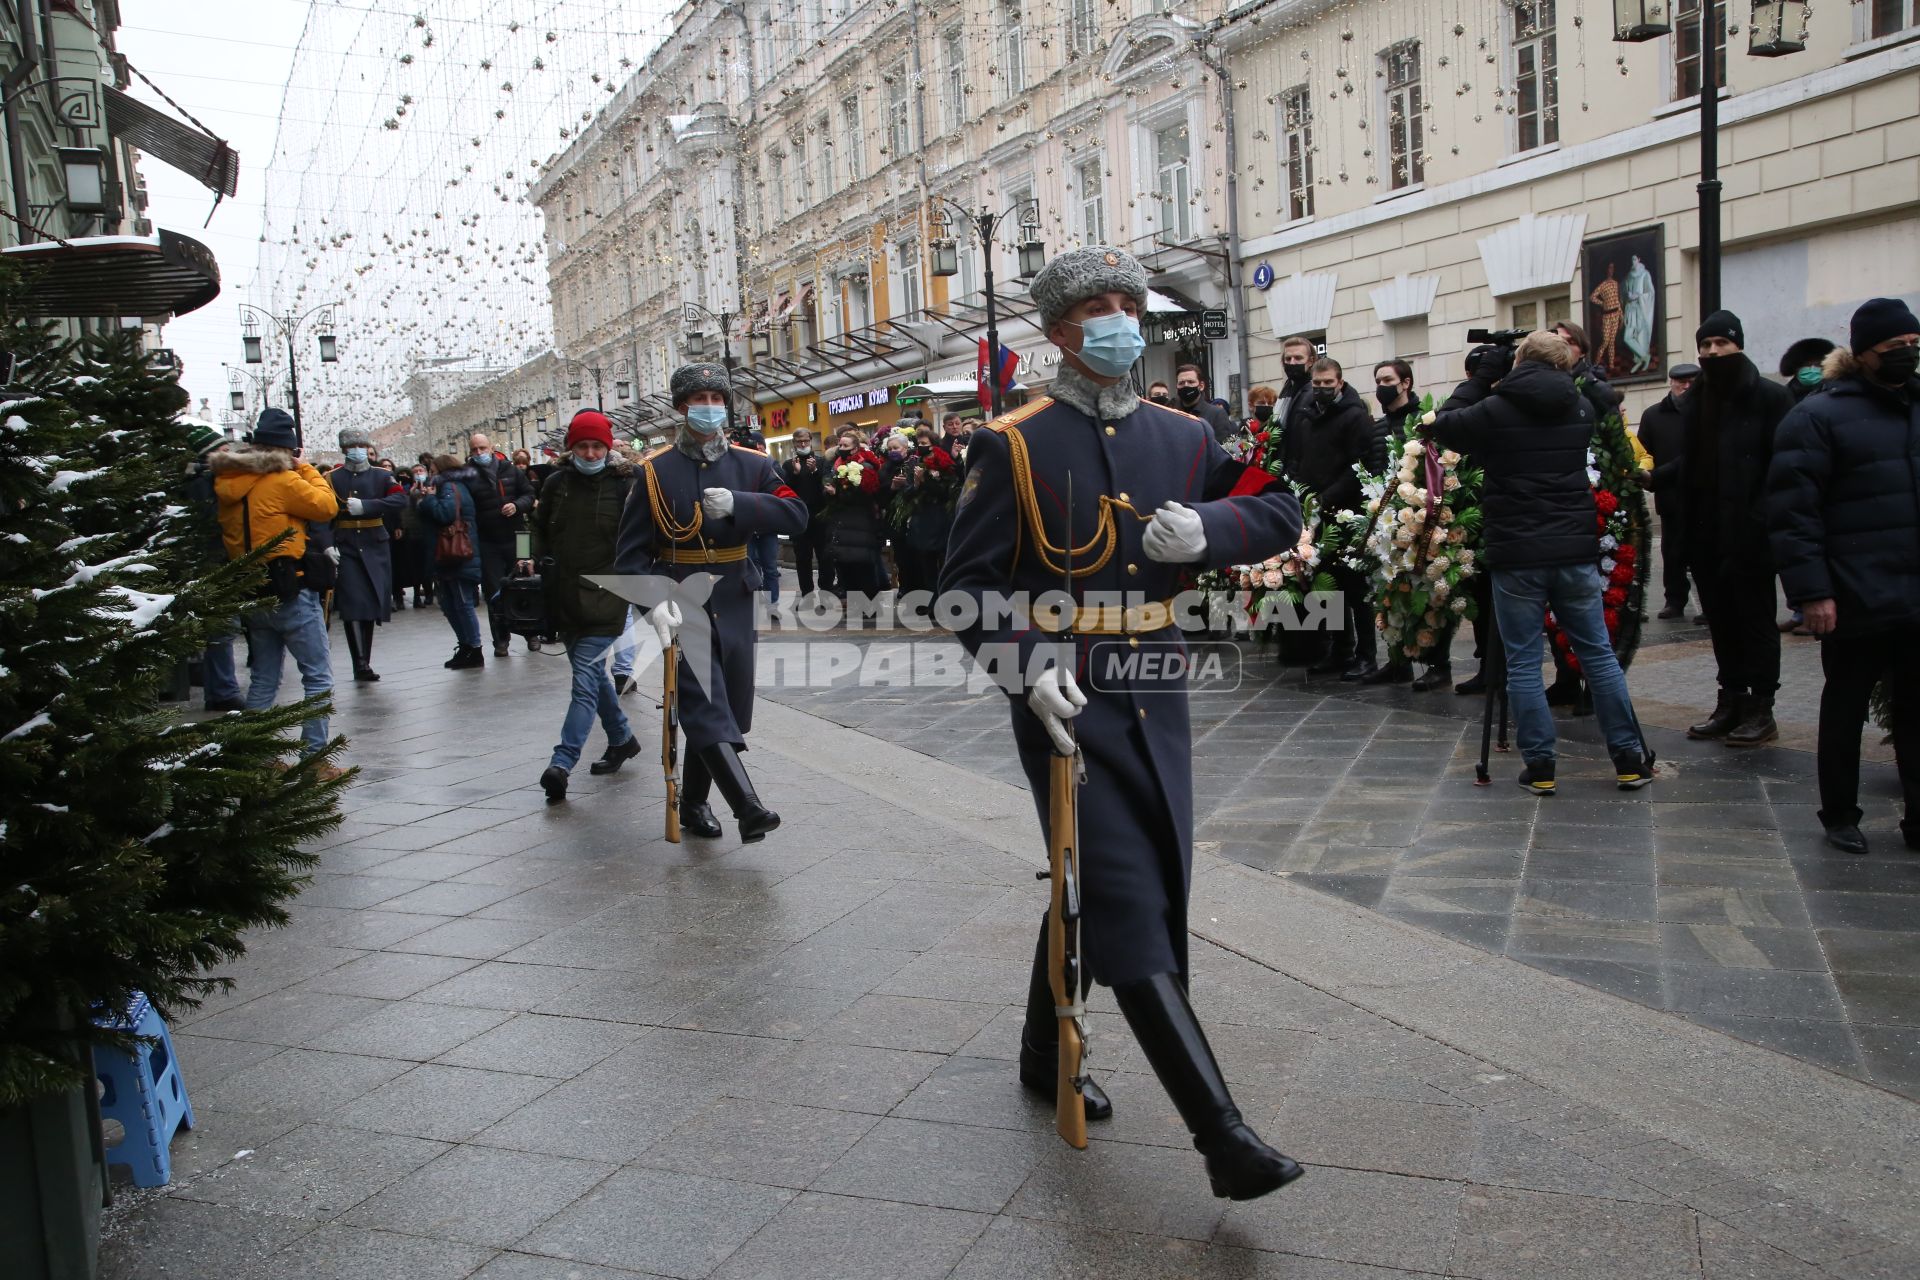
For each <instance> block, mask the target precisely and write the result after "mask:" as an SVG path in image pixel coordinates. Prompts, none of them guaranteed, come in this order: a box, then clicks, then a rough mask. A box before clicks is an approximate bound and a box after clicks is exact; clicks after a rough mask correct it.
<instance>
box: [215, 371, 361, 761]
mask: <svg viewBox="0 0 1920 1280" xmlns="http://www.w3.org/2000/svg"><path fill="white" fill-rule="evenodd" d="M298 444H299V436H298V434H297V433H296V432H295V430H294V425H293V418H292V416H291V415H290V414H288V413H287V411H286V410H285V409H266V410H263V411H262V412H261V414H260V420H259V422H258V423H256V424H255V426H254V429H253V434H252V435H251V436H249V437H248V438H247V442H246V443H245V444H242V445H239V446H237V447H235V448H232V449H226V450H223V451H221V452H220V453H218V454H215V455H214V457H213V491H214V494H215V496H216V497H217V498H218V499H219V501H220V532H221V536H222V538H223V539H224V541H225V542H226V546H227V556H228V558H229V559H233V558H237V557H239V556H243V555H245V554H247V553H248V552H249V551H252V550H253V549H254V548H255V547H258V546H261V545H263V544H265V543H268V542H272V541H273V540H274V539H275V538H276V537H278V536H279V535H280V534H282V533H287V534H288V537H287V538H286V539H285V540H284V541H282V542H281V543H280V544H279V545H277V546H276V547H274V549H273V553H272V556H271V558H270V559H268V561H267V584H268V586H269V587H270V588H271V589H272V591H273V593H274V595H275V596H277V597H278V599H279V601H280V603H279V604H278V605H277V606H276V607H274V608H271V609H255V610H254V611H253V612H251V613H249V614H247V615H246V617H245V618H244V619H242V621H243V622H244V623H245V624H246V628H247V647H248V649H249V650H250V651H251V652H250V656H249V658H248V662H247V671H248V677H249V678H248V683H247V709H248V710H250V711H257V710H260V709H261V708H263V707H270V706H272V705H273V700H274V698H275V696H276V695H277V694H278V693H279V692H280V673H281V670H282V668H283V667H284V665H285V661H284V659H285V656H286V655H287V654H289V653H291V654H292V655H293V661H294V663H295V665H296V666H298V667H299V668H300V685H301V688H302V689H304V690H305V691H306V695H307V696H308V697H309V698H311V697H313V696H314V695H315V694H321V693H328V694H330V693H332V692H333V664H332V662H331V661H330V659H329V655H328V652H327V624H326V620H325V619H324V617H323V616H322V615H321V612H320V592H319V589H318V588H316V587H313V586H310V585H308V579H307V575H306V574H305V572H304V571H303V569H302V562H303V561H305V560H306V558H307V529H308V525H309V523H310V522H311V523H316V524H323V525H324V524H325V523H326V522H327V521H330V520H332V519H333V517H334V514H335V513H336V512H337V511H338V510H339V502H338V500H337V499H335V497H334V494H333V487H332V486H331V485H329V484H328V483H327V482H326V479H325V477H323V476H322V475H321V474H320V473H319V472H318V471H315V470H314V469H313V468H312V467H311V466H309V465H308V464H307V463H305V462H303V461H301V460H300V459H299V457H298V455H297V453H296V449H297V447H298ZM300 739H301V751H302V753H303V754H304V755H312V754H314V753H315V752H317V751H319V750H320V749H321V748H322V747H324V746H326V744H327V718H326V717H325V716H316V717H314V718H313V719H311V720H309V721H307V722H306V724H305V725H304V726H302V729H301V734H300Z"/></svg>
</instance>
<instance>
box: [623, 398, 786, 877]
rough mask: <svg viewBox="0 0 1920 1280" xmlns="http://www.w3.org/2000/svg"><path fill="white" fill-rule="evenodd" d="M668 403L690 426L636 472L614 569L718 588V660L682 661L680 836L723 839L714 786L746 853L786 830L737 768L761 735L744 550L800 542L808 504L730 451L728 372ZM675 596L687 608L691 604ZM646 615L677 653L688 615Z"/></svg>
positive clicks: (749, 569) (752, 568)
mask: <svg viewBox="0 0 1920 1280" xmlns="http://www.w3.org/2000/svg"><path fill="white" fill-rule="evenodd" d="M672 394H673V407H674V408H675V409H677V410H681V411H684V412H685V414H686V420H685V421H684V422H682V423H681V424H680V425H679V426H678V427H677V428H676V430H675V432H674V439H673V443H672V444H669V445H663V446H662V447H660V448H658V449H656V450H654V451H653V452H652V453H649V454H647V455H646V456H645V457H644V458H642V459H641V460H640V468H639V469H640V475H639V477H638V478H637V479H636V480H635V482H634V486H633V491H632V493H631V494H630V495H629V496H628V498H627V507H626V512H625V514H624V515H623V516H622V517H621V520H620V536H619V542H618V545H617V547H616V550H615V555H614V568H615V571H616V572H617V573H620V574H623V575H650V576H655V577H659V578H672V579H674V580H676V581H680V582H685V581H686V580H687V579H689V578H693V577H695V576H696V575H700V574H707V575H711V577H712V594H711V595H709V596H707V597H706V600H705V603H704V605H702V606H700V607H701V608H703V609H704V610H705V613H706V617H707V622H708V624H709V626H710V629H711V632H712V644H711V646H710V653H711V656H710V657H709V658H706V660H705V661H704V662H703V663H702V669H699V670H695V669H694V668H693V667H692V666H691V665H690V664H689V662H688V658H689V655H688V654H687V653H686V652H684V651H683V652H682V653H681V654H680V658H679V661H680V668H679V675H680V686H679V699H680V723H681V727H682V728H683V730H684V731H685V733H686V742H687V750H688V759H687V762H686V777H685V779H684V781H683V783H682V786H681V789H680V826H681V829H682V830H684V831H686V832H688V833H690V834H693V835H697V836H706V837H709V838H712V837H716V836H718V835H719V834H720V823H719V822H718V821H717V820H716V819H715V818H714V816H713V810H712V809H711V808H710V807H709V806H708V805H707V795H708V791H709V788H710V787H712V786H718V787H719V788H720V794H721V795H722V796H725V797H726V800H727V804H728V805H729V806H730V807H731V808H732V809H733V816H734V817H735V818H736V819H738V821H739V823H740V839H741V840H742V841H745V842H749V843H750V842H752V841H755V840H759V839H762V838H763V837H765V835H766V834H767V832H769V831H772V830H773V829H774V828H775V827H777V826H779V825H780V815H779V814H777V813H774V812H773V811H772V810H770V809H768V808H767V807H766V806H764V805H762V804H761V803H760V798H759V797H758V796H756V795H755V794H754V791H753V783H752V782H751V781H749V780H748V778H747V771H746V769H745V768H744V767H743V766H742V765H741V763H740V756H739V753H740V752H741V751H743V750H745V748H746V740H747V731H748V730H749V729H750V728H752V726H753V645H754V600H755V597H756V593H757V592H758V591H759V590H760V587H761V573H760V567H759V565H757V564H756V563H754V561H753V560H752V559H751V558H750V557H749V556H748V554H747V547H748V544H749V543H750V542H751V541H752V540H753V537H754V535H756V534H765V533H773V534H779V533H784V534H788V535H790V536H795V537H797V536H799V534H800V533H801V532H802V531H803V530H805V529H806V527H807V504H806V503H805V502H804V501H803V500H802V499H801V498H800V496H799V495H798V494H796V493H795V492H794V491H793V490H792V489H791V488H789V487H788V486H787V483H786V481H784V480H783V479H781V477H780V473H779V472H778V471H777V470H776V469H775V468H774V465H773V460H772V459H771V458H769V457H768V456H767V455H766V454H764V453H760V452H758V451H756V450H753V449H743V448H740V447H739V446H737V445H733V444H731V443H730V442H729V441H728V439H727V434H726V426H727V400H728V397H729V396H731V395H732V389H731V387H730V386H729V385H728V383H727V374H726V370H724V369H722V368H721V367H720V366H719V365H717V364H690V365H683V366H681V367H680V368H679V369H676V370H674V374H673V383H672ZM638 594H646V592H645V590H644V589H642V591H641V592H640V593H638ZM676 594H678V595H679V596H680V600H682V601H685V600H688V599H690V598H692V597H690V596H689V595H688V594H687V593H676ZM696 594H697V593H696ZM639 603H642V604H645V605H648V606H649V612H648V615H647V616H648V621H650V622H651V623H652V624H653V628H654V631H655V632H656V633H657V634H658V635H659V637H660V644H661V647H662V648H666V647H667V646H669V645H671V644H672V643H673V642H674V638H675V636H676V634H677V633H678V631H679V628H680V626H681V624H682V622H683V621H684V618H683V614H682V606H681V604H680V603H679V602H677V601H676V600H674V599H673V598H664V597H661V596H659V595H655V596H653V598H649V599H645V600H640V601H639ZM688 607H693V606H691V605H689V606H688Z"/></svg>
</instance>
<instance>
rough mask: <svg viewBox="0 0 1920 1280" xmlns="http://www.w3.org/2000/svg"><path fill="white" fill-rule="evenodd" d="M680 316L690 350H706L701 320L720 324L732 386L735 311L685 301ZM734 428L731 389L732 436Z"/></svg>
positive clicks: (729, 423) (722, 352) (723, 359)
mask: <svg viewBox="0 0 1920 1280" xmlns="http://www.w3.org/2000/svg"><path fill="white" fill-rule="evenodd" d="M680 318H681V319H682V320H683V321H685V322H686V326H687V333H686V337H685V339H684V345H685V346H686V348H687V349H688V351H694V350H700V351H704V350H706V338H705V335H703V334H701V333H700V331H699V330H698V329H697V328H696V327H695V326H696V325H698V324H699V323H700V321H702V320H711V321H713V322H714V323H715V324H717V325H719V326H720V363H721V364H722V365H723V366H725V368H726V371H727V386H728V387H729V388H731V387H732V386H733V333H732V326H733V312H731V311H710V310H708V309H707V308H706V307H703V306H701V305H700V304H699V303H697V302H683V303H681V304H680ZM755 354H756V355H765V354H766V352H764V351H760V350H758V349H756V350H755ZM734 430H735V424H734V419H733V395H732V393H731V391H729V394H728V395H727V434H728V435H729V436H732V434H733V432H734Z"/></svg>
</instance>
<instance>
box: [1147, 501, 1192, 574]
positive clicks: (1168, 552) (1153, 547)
mask: <svg viewBox="0 0 1920 1280" xmlns="http://www.w3.org/2000/svg"><path fill="white" fill-rule="evenodd" d="M1140 544H1141V546H1142V547H1144V548H1145V549H1146V552H1147V558H1148V559H1149V560H1158V561H1159V562H1160V563H1162V564H1193V563H1195V562H1197V561H1200V560H1204V559H1205V558H1206V555H1207V531H1206V528H1205V527H1204V526H1203V525H1202V524H1201V523H1200V513H1199V512H1198V511H1195V510H1194V509H1193V508H1192V507H1188V506H1182V505H1181V504H1180V503H1178V502H1169V503H1167V504H1166V505H1164V506H1162V507H1161V508H1160V509H1159V510H1158V511H1156V512H1154V513H1153V519H1152V520H1151V521H1150V522H1149V523H1148V524H1147V531H1146V532H1145V533H1143V534H1142V535H1140Z"/></svg>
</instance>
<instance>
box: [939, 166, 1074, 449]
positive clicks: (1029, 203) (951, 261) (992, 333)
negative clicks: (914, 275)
mask: <svg viewBox="0 0 1920 1280" xmlns="http://www.w3.org/2000/svg"><path fill="white" fill-rule="evenodd" d="M933 199H934V200H935V201H936V204H935V205H934V207H933V208H931V209H929V210H928V211H927V212H928V221H929V222H931V223H932V224H933V226H935V227H937V228H938V229H939V232H940V234H939V236H938V237H936V238H935V239H934V240H933V242H932V244H931V246H930V247H931V248H932V250H933V274H935V275H937V276H950V275H955V274H957V273H958V272H959V270H960V262H959V257H960V253H959V246H958V245H957V244H956V242H955V240H954V236H953V216H952V215H953V213H957V214H959V215H960V217H961V218H962V219H963V220H964V221H965V222H966V224H967V225H968V226H970V227H972V228H973V232H974V235H975V237H976V238H977V240H978V241H979V244H980V251H981V256H982V259H983V265H984V270H983V271H982V276H981V282H982V286H983V288H984V290H985V292H986V295H987V368H986V371H985V372H986V378H987V386H988V388H989V394H990V396H991V398H992V404H993V416H994V417H996V418H997V417H999V416H1000V318H999V311H998V308H997V306H996V300H995V297H994V292H993V235H994V232H995V231H996V230H998V229H999V226H1000V224H1001V223H1002V222H1004V221H1005V220H1006V219H1007V218H1009V217H1012V218H1014V219H1015V223H1016V225H1018V226H1019V228H1020V247H1019V259H1018V261H1019V266H1020V272H1019V275H1020V279H1022V280H1031V279H1033V278H1034V277H1035V276H1037V275H1039V274H1040V268H1042V267H1044V266H1045V265H1046V264H1047V247H1046V246H1045V245H1044V244H1042V243H1041V242H1040V204H1039V202H1038V201H1037V200H1034V199H1033V198H1031V197H1029V198H1027V199H1025V200H1021V201H1019V202H1017V203H1015V204H1012V205H1009V206H1008V207H1007V208H1005V209H1002V210H1001V211H1000V212H999V213H993V212H990V211H988V210H985V209H982V210H981V211H979V212H978V213H975V212H974V211H972V210H970V209H968V208H967V207H966V206H965V205H962V204H960V203H959V202H958V201H955V200H950V199H948V198H947V197H946V196H934V197H933ZM940 205H945V206H946V208H945V209H942V208H940V207H939V206H940ZM948 210H951V211H952V213H949V212H948Z"/></svg>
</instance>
